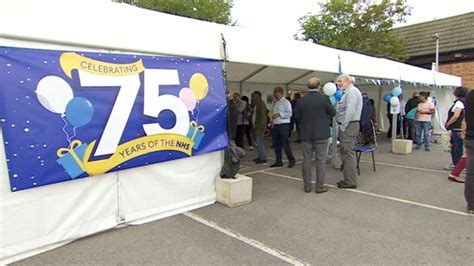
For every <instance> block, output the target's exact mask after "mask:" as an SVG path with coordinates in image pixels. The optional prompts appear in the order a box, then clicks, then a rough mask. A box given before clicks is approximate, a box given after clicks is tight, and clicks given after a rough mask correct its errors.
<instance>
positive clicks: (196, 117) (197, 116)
mask: <svg viewBox="0 0 474 266" xmlns="http://www.w3.org/2000/svg"><path fill="white" fill-rule="evenodd" d="M194 109H196V116H194V112H193V116H194V119H195V120H196V123H197V122H199V121H198V120H199V113H200V112H199V101H197V103H196V108H194Z"/></svg>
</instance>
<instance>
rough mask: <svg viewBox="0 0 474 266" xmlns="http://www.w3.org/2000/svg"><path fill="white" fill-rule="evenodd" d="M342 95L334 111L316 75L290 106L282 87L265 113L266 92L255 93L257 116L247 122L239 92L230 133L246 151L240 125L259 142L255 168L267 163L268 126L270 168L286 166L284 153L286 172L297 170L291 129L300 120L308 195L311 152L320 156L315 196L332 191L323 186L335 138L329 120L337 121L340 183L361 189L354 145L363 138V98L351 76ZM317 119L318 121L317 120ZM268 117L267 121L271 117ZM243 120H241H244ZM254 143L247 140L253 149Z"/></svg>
mask: <svg viewBox="0 0 474 266" xmlns="http://www.w3.org/2000/svg"><path fill="white" fill-rule="evenodd" d="M337 83H338V86H339V88H341V90H343V91H344V95H343V97H342V99H341V100H340V102H339V104H338V105H337V110H336V108H335V107H334V106H333V105H332V104H331V102H330V100H329V97H328V96H326V95H325V94H324V93H323V92H322V86H321V81H320V79H318V78H316V77H314V78H311V79H310V80H309V81H308V89H309V91H308V95H306V96H305V97H302V98H301V99H299V100H298V101H296V102H295V104H294V106H292V103H291V102H290V101H289V100H288V99H287V98H285V97H284V90H283V88H282V87H276V88H275V89H274V90H273V96H274V101H273V103H272V105H271V108H269V109H267V107H266V104H265V102H264V101H263V100H262V94H261V92H259V91H255V92H253V93H252V95H251V103H250V106H253V108H252V110H253V115H252V116H251V118H249V119H248V122H246V121H245V119H246V118H245V109H246V104H245V103H242V99H241V97H240V95H239V94H238V93H234V95H232V97H231V98H230V99H229V125H230V128H229V132H230V135H231V136H230V137H231V139H234V140H235V142H236V144H237V146H240V147H241V148H243V143H242V142H243V133H244V132H245V129H243V128H242V129H239V126H241V125H244V127H245V126H246V125H247V124H250V125H252V126H253V132H254V136H255V140H256V143H257V151H258V157H257V158H255V159H254V162H255V163H256V164H262V163H266V162H267V158H266V154H265V138H264V133H265V131H266V129H267V128H268V127H269V128H270V130H271V136H272V147H273V149H274V152H275V157H276V160H275V162H274V163H273V164H271V165H270V167H281V166H283V157H282V156H283V151H284V152H285V155H286V158H287V159H288V168H292V167H294V166H295V163H296V159H295V156H294V155H293V152H292V149H291V145H290V132H291V126H292V124H293V123H294V121H298V129H299V133H298V139H299V141H301V142H302V144H303V157H304V159H303V177H304V191H306V192H310V191H311V190H312V188H311V179H312V178H311V176H312V175H311V167H310V160H311V157H312V154H313V152H314V153H315V157H316V172H317V173H316V177H317V180H316V187H315V191H316V193H324V192H326V191H327V190H328V188H327V187H326V186H324V181H325V167H326V161H327V157H328V148H329V138H330V136H331V120H332V117H334V116H336V117H337V126H339V131H340V134H339V140H340V149H341V150H340V154H341V157H342V163H343V165H344V168H343V169H344V170H343V175H344V179H343V180H341V181H340V182H338V187H339V188H357V174H356V155H355V151H354V149H355V144H356V142H357V137H358V135H359V119H360V116H361V112H362V94H361V92H360V91H359V89H358V88H357V87H355V86H354V85H353V84H352V78H351V77H350V76H349V75H341V76H340V77H338V80H337ZM316 117H317V118H318V119H315V118H316ZM267 118H268V119H267ZM241 119H242V120H243V121H244V122H240V120H241ZM251 143H252V142H249V145H251Z"/></svg>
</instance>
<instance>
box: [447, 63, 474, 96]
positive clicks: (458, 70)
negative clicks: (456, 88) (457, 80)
mask: <svg viewBox="0 0 474 266" xmlns="http://www.w3.org/2000/svg"><path fill="white" fill-rule="evenodd" d="M439 72H443V73H446V74H451V75H455V76H458V77H461V78H462V84H463V86H465V87H468V88H470V89H474V61H465V62H459V63H447V64H440V66H439Z"/></svg>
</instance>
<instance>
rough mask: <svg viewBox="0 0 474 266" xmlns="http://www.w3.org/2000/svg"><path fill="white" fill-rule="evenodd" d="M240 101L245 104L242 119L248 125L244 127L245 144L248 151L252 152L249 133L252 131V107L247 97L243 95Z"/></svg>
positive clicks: (251, 139)
mask: <svg viewBox="0 0 474 266" xmlns="http://www.w3.org/2000/svg"><path fill="white" fill-rule="evenodd" d="M242 101H243V102H245V109H244V111H243V112H242V115H243V118H244V119H245V120H247V121H248V122H249V123H248V125H247V124H246V125H245V126H244V131H245V137H246V138H247V142H248V144H249V148H248V150H249V151H252V150H253V137H252V134H251V132H252V129H253V123H252V120H253V113H254V111H253V108H252V106H250V104H249V97H247V96H245V95H244V96H242Z"/></svg>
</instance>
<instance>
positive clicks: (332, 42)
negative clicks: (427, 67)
mask: <svg viewBox="0 0 474 266" xmlns="http://www.w3.org/2000/svg"><path fill="white" fill-rule="evenodd" d="M378 2H379V3H378V4H377V3H373V2H371V1H368V0H365V1H360V0H330V1H328V2H326V3H321V4H320V6H321V11H320V12H319V14H317V15H312V14H309V15H306V16H304V17H302V18H300V19H299V22H300V25H301V30H300V33H301V35H302V36H303V37H302V39H303V40H313V41H314V42H315V43H319V44H322V45H327V46H331V47H335V48H339V49H345V50H352V51H356V52H360V53H364V54H369V55H375V56H382V57H388V58H393V59H397V60H402V59H405V56H404V55H403V52H404V45H405V40H404V39H403V38H401V37H398V36H396V35H395V34H394V33H393V32H392V31H391V30H392V28H393V25H394V24H395V23H397V22H405V17H406V16H409V15H410V11H411V8H410V7H409V6H407V4H406V0H395V1H390V0H381V1H378Z"/></svg>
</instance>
